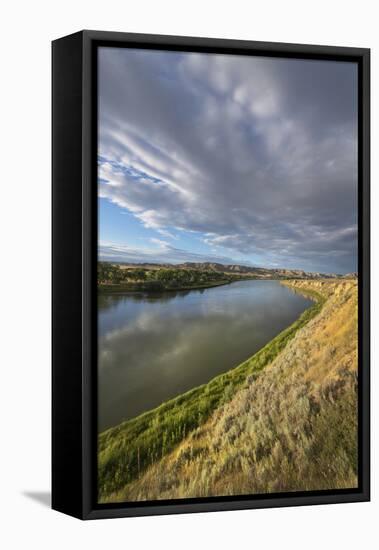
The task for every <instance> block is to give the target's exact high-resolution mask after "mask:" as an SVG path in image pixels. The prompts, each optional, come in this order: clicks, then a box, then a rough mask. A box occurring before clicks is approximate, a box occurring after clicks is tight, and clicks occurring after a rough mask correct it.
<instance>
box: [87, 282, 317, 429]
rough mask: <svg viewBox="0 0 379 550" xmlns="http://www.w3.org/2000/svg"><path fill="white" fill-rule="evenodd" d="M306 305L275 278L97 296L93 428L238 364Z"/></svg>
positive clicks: (115, 421) (146, 407)
mask: <svg viewBox="0 0 379 550" xmlns="http://www.w3.org/2000/svg"><path fill="white" fill-rule="evenodd" d="M310 305H311V301H310V300H309V299H307V298H304V297H303V296H301V295H299V294H295V293H294V292H293V291H291V290H290V289H288V288H286V287H285V286H283V285H281V284H279V283H278V282H276V281H241V282H237V283H232V284H231V285H225V286H220V287H216V288H209V289H204V290H191V291H181V292H166V293H162V294H154V295H137V294H136V295H124V296H112V295H101V296H99V370H98V384H99V391H98V397H99V430H100V431H102V430H104V429H106V428H108V427H110V426H114V425H116V424H118V423H119V422H122V421H123V420H125V419H127V418H132V417H134V416H136V415H138V414H140V413H142V412H144V411H146V410H149V409H152V408H153V407H156V406H157V405H159V404H160V403H162V402H163V401H166V400H167V399H170V398H171V397H174V396H176V395H178V394H180V393H183V392H185V391H187V390H189V389H191V388H193V387H195V386H198V385H199V384H203V383H204V382H207V381H208V380H210V379H211V378H213V377H214V376H216V375H217V374H220V373H222V372H225V371H227V370H229V369H231V368H233V367H235V366H237V365H238V364H239V363H241V362H242V361H244V360H245V359H247V358H248V357H250V356H251V355H253V353H255V352H256V351H257V350H258V349H260V348H261V347H262V346H263V345H265V344H266V343H267V342H268V341H269V340H271V339H272V338H273V337H274V336H275V335H276V334H278V333H279V332H280V331H281V330H283V329H284V328H286V327H287V326H288V325H290V324H291V323H292V322H293V321H295V320H296V318H297V317H298V316H299V315H300V314H301V313H302V311H304V310H305V309H306V308H307V307H309V306H310Z"/></svg>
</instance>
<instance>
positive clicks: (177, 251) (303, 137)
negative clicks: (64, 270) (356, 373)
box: [98, 48, 357, 273]
mask: <svg viewBox="0 0 379 550" xmlns="http://www.w3.org/2000/svg"><path fill="white" fill-rule="evenodd" d="M356 93H357V74H356V67H355V65H353V64H351V63H341V62H340V63H337V62H320V61H305V60H293V59H291V60H289V59H274V58H257V57H255V58H254V57H253V58H252V57H238V56H223V55H213V54H212V55H208V54H207V55H205V54H194V53H174V52H160V51H143V50H129V49H120V48H118V49H117V48H101V49H100V54H99V157H98V166H99V169H98V174H99V256H100V258H102V259H105V260H114V261H126V262H127V261H129V262H146V261H149V262H171V263H178V262H184V261H219V262H223V263H232V262H234V263H242V264H247V265H257V266H265V267H284V268H298V269H305V270H307V271H322V272H339V273H346V272H350V271H356V269H357V267H356V264H357V240H356V239H357V220H356V210H357V95H356Z"/></svg>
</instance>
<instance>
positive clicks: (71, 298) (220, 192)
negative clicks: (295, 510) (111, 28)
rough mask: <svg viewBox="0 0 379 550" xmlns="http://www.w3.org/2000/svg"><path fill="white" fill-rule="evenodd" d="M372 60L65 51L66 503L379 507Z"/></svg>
mask: <svg viewBox="0 0 379 550" xmlns="http://www.w3.org/2000/svg"><path fill="white" fill-rule="evenodd" d="M369 277H370V276H369V50H367V49H359V48H345V47H329V46H307V45H295V44H273V43H262V42H245V41H234V40H216V39H205V38H185V37H169V36H151V35H138V34H124V33H107V32H99V31H83V32H79V33H77V34H74V35H71V36H67V37H64V38H61V39H59V40H56V41H54V42H53V403H52V414H53V450H52V453H53V455H52V460H53V472H52V473H53V483H52V485H53V487H52V497H53V508H54V509H56V510H59V511H61V512H65V513H67V514H70V515H73V516H76V517H79V518H82V519H95V518H111V517H120V516H137V515H148V514H164V513H165V514H166V513H167V514H169V513H170V514H171V513H181V512H195V511H216V510H237V509H244V508H262V507H274V506H291V505H305V504H321V503H322V504H325V503H339V502H357V501H366V500H369V478H370V456H369V401H370V392H369V283H370V279H369Z"/></svg>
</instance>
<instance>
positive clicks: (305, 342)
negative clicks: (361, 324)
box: [104, 281, 357, 502]
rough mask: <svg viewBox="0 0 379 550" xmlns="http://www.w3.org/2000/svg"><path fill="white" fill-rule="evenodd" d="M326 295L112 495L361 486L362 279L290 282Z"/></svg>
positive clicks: (110, 498)
mask: <svg viewBox="0 0 379 550" xmlns="http://www.w3.org/2000/svg"><path fill="white" fill-rule="evenodd" d="M286 284H288V285H289V286H291V287H292V288H294V290H296V291H301V290H302V289H308V290H312V291H315V292H317V293H319V294H322V295H323V296H324V297H325V299H326V302H325V304H324V306H323V308H322V309H321V311H320V312H319V313H318V315H317V316H316V317H315V318H313V319H311V320H310V321H309V322H308V323H307V324H306V325H305V326H303V327H302V328H300V329H299V330H298V331H297V333H296V335H295V336H294V338H292V340H290V341H289V342H288V343H287V345H286V347H285V348H284V349H283V350H282V351H281V352H280V353H279V355H277V356H276V358H275V359H274V360H273V361H272V362H271V363H270V364H269V365H267V366H266V367H265V368H264V369H263V370H262V371H260V372H259V373H257V374H254V375H250V376H248V377H247V378H246V380H245V383H244V385H243V386H241V387H240V388H239V389H238V390H237V391H236V393H235V394H234V396H233V397H232V398H231V400H230V401H229V402H226V403H224V404H223V405H221V406H219V407H218V408H217V409H216V410H215V411H214V412H213V414H212V415H211V416H210V418H208V420H207V421H206V422H205V424H203V425H202V426H200V427H198V428H197V429H195V430H193V431H192V432H191V433H189V434H188V435H187V436H186V438H185V439H184V440H183V441H182V442H181V443H180V444H179V445H178V446H177V447H176V448H175V449H174V450H173V451H170V452H169V453H168V454H166V455H165V456H164V457H163V458H161V459H160V460H158V461H157V462H156V463H154V464H153V465H152V466H150V467H149V468H148V469H147V470H146V471H145V472H143V473H141V475H140V477H139V478H138V479H136V480H134V481H132V482H130V483H129V484H127V485H126V486H125V487H123V488H122V489H121V490H119V491H117V492H114V493H113V494H110V495H109V496H107V498H106V499H104V501H108V502H115V501H128V500H131V501H135V500H155V499H172V498H185V497H187V498H189V497H205V496H217V495H238V494H257V493H267V492H280V491H301V490H305V491H306V490H312V489H313V490H315V489H335V488H346V487H349V488H352V487H356V486H357V283H356V281H291V282H288V283H286Z"/></svg>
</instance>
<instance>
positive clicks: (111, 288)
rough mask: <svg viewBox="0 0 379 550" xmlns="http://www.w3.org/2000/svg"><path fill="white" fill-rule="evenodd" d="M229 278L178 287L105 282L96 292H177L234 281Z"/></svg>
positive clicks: (227, 283) (202, 288)
mask: <svg viewBox="0 0 379 550" xmlns="http://www.w3.org/2000/svg"><path fill="white" fill-rule="evenodd" d="M237 280H238V279H236V280H235V281H231V280H224V281H214V282H209V283H204V284H195V285H185V286H178V287H171V286H168V285H166V286H165V285H160V286H158V285H156V286H155V287H154V286H152V285H147V284H145V283H129V284H124V285H122V284H120V285H117V284H114V285H113V284H112V285H105V284H99V285H98V287H97V288H98V293H99V294H144V293H151V294H157V293H159V292H179V291H185V290H204V289H206V288H213V287H217V286H224V285H229V284H231V283H233V282H236V281H237Z"/></svg>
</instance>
